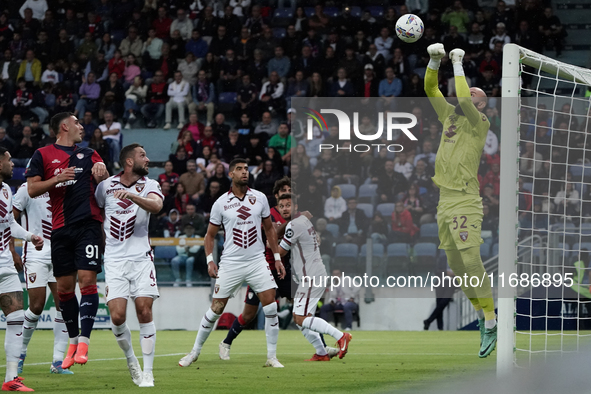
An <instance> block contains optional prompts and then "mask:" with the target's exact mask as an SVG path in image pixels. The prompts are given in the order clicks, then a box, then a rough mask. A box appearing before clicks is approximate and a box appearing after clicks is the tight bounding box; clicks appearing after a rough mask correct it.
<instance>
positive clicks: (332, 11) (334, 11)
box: [323, 7, 341, 18]
mask: <svg viewBox="0 0 591 394" xmlns="http://www.w3.org/2000/svg"><path fill="white" fill-rule="evenodd" d="M323 12H324V14H325V15H327V16H328V17H329V18H336V17H337V16H339V14H340V13H341V10H340V9H339V8H338V7H325V8H324V10H323Z"/></svg>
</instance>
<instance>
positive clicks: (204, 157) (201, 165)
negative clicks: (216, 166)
mask: <svg viewBox="0 0 591 394" xmlns="http://www.w3.org/2000/svg"><path fill="white" fill-rule="evenodd" d="M210 158H211V148H210V147H209V146H208V145H205V146H203V147H201V151H200V152H198V153H197V160H196V161H197V172H202V173H203V174H204V175H207V166H208V165H209V159H210Z"/></svg>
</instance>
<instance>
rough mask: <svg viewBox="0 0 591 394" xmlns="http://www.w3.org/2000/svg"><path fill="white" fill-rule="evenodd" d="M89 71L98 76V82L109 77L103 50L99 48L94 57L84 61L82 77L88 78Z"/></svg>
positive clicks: (107, 63) (107, 64)
mask: <svg viewBox="0 0 591 394" xmlns="http://www.w3.org/2000/svg"><path fill="white" fill-rule="evenodd" d="M91 71H92V72H94V75H96V76H98V78H96V81H97V82H98V83H101V82H103V81H106V80H107V78H108V77H109V62H108V61H107V60H106V59H105V52H104V51H102V50H99V51H98V52H97V54H96V57H93V58H91V59H90V60H89V61H88V63H86V67H85V69H84V77H85V78H88V73H89V72H91ZM41 80H43V77H41ZM58 80H59V78H58Z"/></svg>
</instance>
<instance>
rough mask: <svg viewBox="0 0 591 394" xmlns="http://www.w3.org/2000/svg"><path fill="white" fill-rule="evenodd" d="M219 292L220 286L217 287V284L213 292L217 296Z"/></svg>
mask: <svg viewBox="0 0 591 394" xmlns="http://www.w3.org/2000/svg"><path fill="white" fill-rule="evenodd" d="M218 291H220V285H217V284H216V285H215V287H214V289H213V292H214V293H215V294H217V293H218Z"/></svg>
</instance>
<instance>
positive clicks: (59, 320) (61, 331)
mask: <svg viewBox="0 0 591 394" xmlns="http://www.w3.org/2000/svg"><path fill="white" fill-rule="evenodd" d="M67 347H68V331H67V330H66V324H65V323H64V318H63V317H62V313H61V312H60V311H56V312H55V319H53V361H54V362H56V361H62V360H63V359H64V353H65V352H66V348H67Z"/></svg>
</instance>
